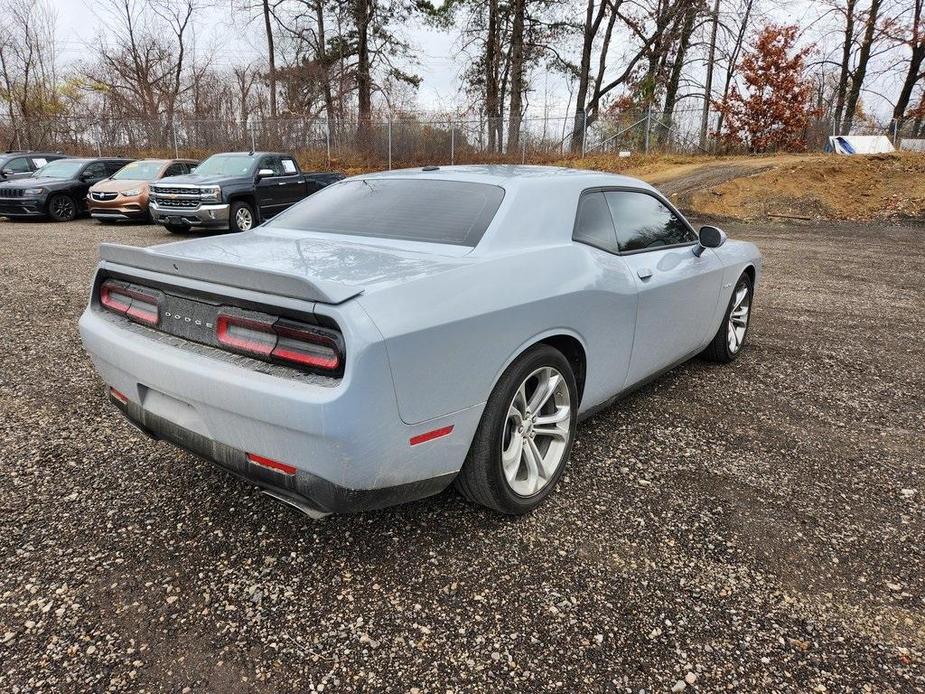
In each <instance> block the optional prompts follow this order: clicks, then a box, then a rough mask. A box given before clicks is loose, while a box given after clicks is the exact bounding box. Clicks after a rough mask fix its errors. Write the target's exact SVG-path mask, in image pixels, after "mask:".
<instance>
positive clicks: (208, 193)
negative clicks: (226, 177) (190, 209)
mask: <svg viewBox="0 0 925 694" xmlns="http://www.w3.org/2000/svg"><path fill="white" fill-rule="evenodd" d="M199 196H200V197H201V198H202V199H203V201H204V202H218V201H219V200H221V199H222V189H221V186H203V187H202V188H200V189H199Z"/></svg>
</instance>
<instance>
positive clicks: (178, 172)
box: [164, 162, 186, 177]
mask: <svg viewBox="0 0 925 694" xmlns="http://www.w3.org/2000/svg"><path fill="white" fill-rule="evenodd" d="M185 173H186V164H182V163H180V162H177V163H176V164H171V165H170V166H168V167H167V170H166V171H165V172H164V176H165V177H166V176H182V175H183V174H185Z"/></svg>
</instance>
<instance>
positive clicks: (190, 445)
mask: <svg viewBox="0 0 925 694" xmlns="http://www.w3.org/2000/svg"><path fill="white" fill-rule="evenodd" d="M110 401H111V402H112V403H113V404H114V405H115V406H116V407H117V408H118V409H119V410H120V411H121V412H122V414H124V415H125V416H126V417H127V418H128V419H129V421H131V422H132V424H134V425H135V426H136V427H138V428H139V429H141V430H142V431H143V432H144V433H146V434H147V435H148V436H150V437H151V438H153V439H157V440H159V441H167V442H169V443H172V444H174V445H175V446H178V447H180V448H182V449H184V450H186V451H189V452H190V453H193V454H194V455H197V456H199V457H200V458H204V459H206V460H208V461H210V462H213V463H215V464H216V465H218V466H219V467H221V468H222V469H224V470H225V471H227V472H230V473H232V474H233V475H235V476H237V477H240V478H241V479H243V480H245V481H246V482H250V483H251V484H254V485H256V486H257V487H259V488H260V489H261V490H263V491H266V492H269V493H270V496H273V497H275V498H277V499H279V500H280V501H283V502H286V503H289V504H290V505H292V506H295V507H297V508H302V509H303V510H308V509H311V510H312V511H315V512H316V513H319V514H328V513H358V512H361V511H371V510H375V509H380V508H385V507H387V506H394V505H395V504H401V503H405V502H407V501H415V500H417V499H423V498H424V497H427V496H431V495H432V494H437V493H439V492H441V491H443V490H444V489H446V488H447V487H448V486H449V485H450V483H451V482H452V481H453V478H454V477H455V476H456V475H455V473H450V474H445V475H441V476H439V477H432V478H430V479H424V480H420V481H417V482H409V483H405V484H399V485H395V486H392V487H382V488H378V489H349V488H347V487H342V486H340V485H338V484H335V483H334V482H331V481H329V480H326V479H324V478H322V477H318V476H317V475H313V474H312V473H310V472H306V471H304V470H298V471H297V472H296V474H295V475H287V474H285V473H283V472H279V471H277V470H272V469H269V468H266V467H263V466H261V465H257V464H255V463H252V462H250V461H248V459H247V453H246V452H245V451H243V450H240V449H237V448H233V447H231V446H227V445H225V444H222V443H219V442H218V441H215V440H213V439H210V438H207V437H205V436H202V435H201V434H197V433H196V432H195V431H192V430H190V429H185V428H183V427H181V426H177V425H176V424H174V423H173V422H171V421H169V420H167V419H165V418H163V417H160V416H158V415H155V414H152V413H151V412H148V411H146V410H145V409H144V408H142V407H141V406H140V405H139V404H137V403H134V402H131V401H129V402H127V403H123V402H121V401H119V400H117V399H116V398H114V397H112V396H110ZM305 507H307V509H305Z"/></svg>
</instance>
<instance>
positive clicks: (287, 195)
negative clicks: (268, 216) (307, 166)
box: [279, 157, 305, 211]
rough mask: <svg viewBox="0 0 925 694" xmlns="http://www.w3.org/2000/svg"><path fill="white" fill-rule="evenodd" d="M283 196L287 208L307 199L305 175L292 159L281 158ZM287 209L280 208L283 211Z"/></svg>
mask: <svg viewBox="0 0 925 694" xmlns="http://www.w3.org/2000/svg"><path fill="white" fill-rule="evenodd" d="M280 164H281V166H282V169H283V171H282V173H283V176H282V179H281V180H282V182H283V186H281V187H282V189H283V196H282V199H283V200H284V201H285V203H286V207H289V206H290V205H294V204H295V203H297V202H298V201H299V200H301V199H302V198H304V197H305V175H304V174H303V173H302V172H301V171H300V170H299V165H298V164H297V163H296V161H295V159H293V158H292V157H281V158H280ZM283 209H285V208H280V210H279V211H282V210H283Z"/></svg>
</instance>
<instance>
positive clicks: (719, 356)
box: [701, 272, 755, 364]
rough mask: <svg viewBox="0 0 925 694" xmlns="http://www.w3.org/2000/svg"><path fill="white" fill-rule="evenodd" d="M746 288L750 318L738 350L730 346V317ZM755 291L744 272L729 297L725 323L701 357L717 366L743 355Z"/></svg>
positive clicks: (721, 325) (724, 315)
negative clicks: (741, 292) (737, 297)
mask: <svg viewBox="0 0 925 694" xmlns="http://www.w3.org/2000/svg"><path fill="white" fill-rule="evenodd" d="M743 286H744V287H745V288H746V289H747V291H748V294H747V295H746V297H745V300H747V301H748V316H747V319H746V323H745V333H744V334H743V335H742V339H741V341H740V342H739V345H738V347H737V348H736V349H732V348H731V347H730V345H729V316H730V314H731V313H732V309H733V305H734V304H735V300H736V295H737V294H738V293H739V290H740V289H741V288H742V287H743ZM754 296H755V291H754V285H753V283H752V278H751V277H750V276H749V275H748V273H747V272H743V273H742V275H741V276H740V277H739V280H738V281H737V282H736V286H735V289H733V290H732V296H731V297H729V305H728V306H726V312H725V313H724V314H723V321H722V323H720V326H719V329H718V330H717V331H716V335H714V336H713V340H712V341H711V342H710V344H709V345H707V348H706V349H705V350H703V352H702V353H701V356H703V357H704V358H705V359H708V360H709V361H713V362H716V363H717V364H728V363H729V362H731V361H735V360H736V359H737V358H738V356H739V355H740V354H741V353H742V348H743V347H744V346H745V340H746V339H747V338H748V328H749V326H750V325H751V320H750V318H751V306H752V302H753V300H754Z"/></svg>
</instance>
